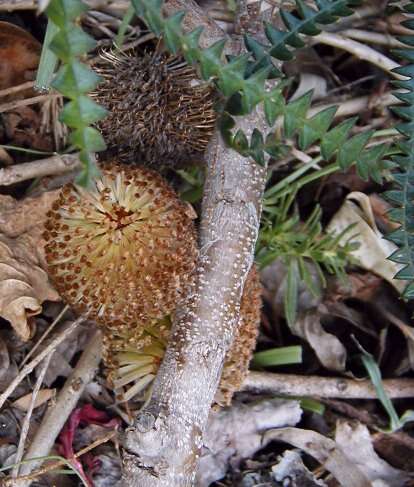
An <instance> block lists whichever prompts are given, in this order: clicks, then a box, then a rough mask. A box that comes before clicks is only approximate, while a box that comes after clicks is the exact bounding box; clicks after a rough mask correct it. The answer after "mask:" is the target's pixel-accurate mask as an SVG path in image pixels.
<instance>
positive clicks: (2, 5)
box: [0, 0, 129, 12]
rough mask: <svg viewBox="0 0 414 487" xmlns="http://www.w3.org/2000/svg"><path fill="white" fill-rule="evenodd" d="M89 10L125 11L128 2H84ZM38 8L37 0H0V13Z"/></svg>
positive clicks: (126, 0)
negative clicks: (109, 9)
mask: <svg viewBox="0 0 414 487" xmlns="http://www.w3.org/2000/svg"><path fill="white" fill-rule="evenodd" d="M85 3H86V4H87V5H88V7H89V8H94V9H98V8H111V9H113V10H126V9H127V8H128V6H129V1H128V0H85ZM38 8H39V1H38V0H0V11H6V12H14V11H15V10H36V9H38Z"/></svg>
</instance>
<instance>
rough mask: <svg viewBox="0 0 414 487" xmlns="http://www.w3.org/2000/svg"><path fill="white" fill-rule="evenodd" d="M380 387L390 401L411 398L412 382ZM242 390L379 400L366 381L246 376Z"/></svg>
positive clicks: (267, 374)
mask: <svg viewBox="0 0 414 487" xmlns="http://www.w3.org/2000/svg"><path fill="white" fill-rule="evenodd" d="M382 384H383V386H384V389H385V392H386V393H387V394H388V396H389V397H390V399H400V398H405V397H414V379H384V380H383V381H382ZM243 390H245V391H254V392H258V393H271V394H278V395H281V396H295V397H297V396H299V397H301V396H308V397H327V398H333V397H334V398H339V399H378V396H377V393H376V391H375V387H374V386H373V385H372V382H371V381H369V380H352V379H345V378H342V377H340V378H339V377H338V378H335V377H318V376H308V375H295V374H273V373H271V372H249V375H248V376H247V378H246V380H245V381H244V383H243Z"/></svg>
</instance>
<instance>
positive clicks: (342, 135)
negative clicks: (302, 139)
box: [321, 117, 357, 161]
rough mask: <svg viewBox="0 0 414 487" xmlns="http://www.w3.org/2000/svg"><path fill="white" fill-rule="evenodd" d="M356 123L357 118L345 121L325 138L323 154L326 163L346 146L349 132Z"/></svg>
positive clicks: (323, 140)
mask: <svg viewBox="0 0 414 487" xmlns="http://www.w3.org/2000/svg"><path fill="white" fill-rule="evenodd" d="M356 121H357V117H353V118H350V119H348V120H345V121H344V122H342V123H340V124H339V125H337V126H336V127H335V128H333V129H331V130H330V131H329V132H327V133H326V134H325V135H324V136H323V139H322V143H321V154H322V157H323V158H324V159H325V160H326V161H329V160H330V159H331V157H332V156H333V155H334V154H335V152H336V151H337V150H338V149H339V148H340V147H341V146H342V145H343V144H344V142H345V140H346V138H347V137H348V133H349V131H350V130H351V128H352V127H353V126H354V125H355V122H356Z"/></svg>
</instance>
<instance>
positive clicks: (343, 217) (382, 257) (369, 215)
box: [326, 191, 407, 292]
mask: <svg viewBox="0 0 414 487" xmlns="http://www.w3.org/2000/svg"><path fill="white" fill-rule="evenodd" d="M351 224H354V225H355V227H354V228H353V231H352V233H353V234H354V235H356V236H355V237H354V238H353V242H358V243H359V248H357V249H356V250H354V251H353V252H352V255H353V256H354V257H355V259H356V260H357V261H358V263H359V265H360V266H361V267H362V268H363V269H366V270H369V271H371V272H374V273H375V274H377V275H379V276H381V277H382V278H383V279H385V280H386V281H388V282H389V283H390V284H391V285H392V286H394V287H395V289H397V291H399V292H402V291H403V289H404V288H405V286H406V284H407V283H406V282H405V281H402V280H396V279H394V276H395V274H397V272H398V271H399V270H400V269H401V265H399V264H395V263H394V262H391V261H390V260H388V259H387V257H388V256H389V255H391V254H392V253H393V252H394V250H396V246H395V245H394V244H393V243H392V242H389V241H388V240H385V238H384V236H383V235H382V234H381V232H380V231H379V230H378V228H377V225H376V223H375V218H374V213H373V211H372V206H371V202H370V199H369V197H368V196H367V195H366V194H364V193H361V192H359V191H354V192H352V193H350V194H349V195H348V196H347V198H346V200H345V203H344V204H343V205H342V206H341V208H340V209H339V210H338V212H337V213H336V214H335V215H334V217H333V218H332V220H331V221H330V223H329V225H328V227H327V228H326V231H327V232H329V233H334V234H339V233H341V232H342V231H343V230H345V229H346V228H348V227H349V225H351ZM348 238H349V237H348V236H345V237H344V240H347V239H348ZM343 243H345V242H343Z"/></svg>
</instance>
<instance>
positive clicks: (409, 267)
mask: <svg viewBox="0 0 414 487" xmlns="http://www.w3.org/2000/svg"><path fill="white" fill-rule="evenodd" d="M403 10H404V11H405V12H406V13H409V14H412V13H414V2H411V3H408V4H407V5H405V7H403ZM402 25H403V26H404V27H405V28H408V29H412V30H414V25H413V23H412V20H406V21H405V22H403V23H402ZM400 41H401V42H403V43H404V44H406V45H408V46H412V45H413V44H414V35H412V36H402V37H401V38H400ZM394 52H395V53H396V54H397V55H399V57H401V58H402V59H404V60H406V61H408V64H407V65H406V66H402V67H399V68H396V69H395V70H394V72H396V73H398V74H400V75H402V76H406V77H407V79H406V80H402V81H395V82H394V84H395V86H396V87H397V88H402V89H403V90H404V92H398V91H397V92H395V93H394V95H395V96H396V97H397V98H399V99H400V100H401V101H402V102H404V104H405V105H404V106H402V107H398V108H397V107H396V108H394V111H395V113H396V114H397V115H399V116H400V117H401V118H402V119H403V122H401V123H400V124H399V125H397V127H396V128H397V130H398V131H399V132H400V133H401V135H403V137H404V140H402V141H401V142H399V143H398V147H399V149H400V151H401V152H400V154H399V155H395V156H393V157H392V161H393V162H394V163H395V164H396V165H397V166H398V169H399V170H398V172H396V173H395V174H393V180H394V183H395V189H393V190H392V191H388V192H386V193H385V196H386V197H387V198H388V199H389V200H390V201H391V202H392V203H393V204H394V205H395V208H394V209H393V210H391V211H390V217H391V218H392V219H393V220H394V221H396V222H397V223H399V224H400V227H399V228H398V229H396V230H394V231H393V232H392V233H390V234H388V235H387V239H388V240H391V242H394V243H395V244H396V245H397V247H398V249H397V250H396V251H395V252H394V253H393V254H391V255H390V256H389V257H388V258H389V259H390V260H391V261H393V262H396V263H398V264H402V266H403V267H402V269H401V270H400V271H399V272H398V273H397V275H396V276H395V279H405V280H408V281H410V282H409V284H408V285H407V287H406V288H405V290H404V293H403V297H404V298H405V299H412V298H413V297H414V206H413V197H414V51H413V50H412V49H410V48H407V49H398V50H395V51H394Z"/></svg>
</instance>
